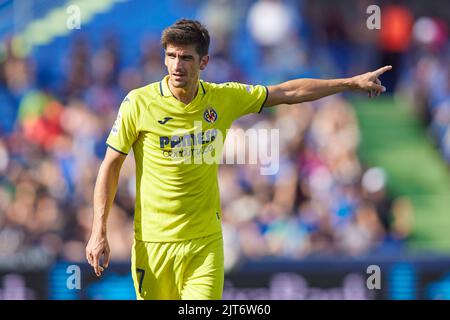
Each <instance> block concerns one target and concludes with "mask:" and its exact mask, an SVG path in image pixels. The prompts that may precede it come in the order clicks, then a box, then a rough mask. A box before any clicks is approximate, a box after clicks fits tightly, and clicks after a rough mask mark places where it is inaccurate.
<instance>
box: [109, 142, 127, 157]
mask: <svg viewBox="0 0 450 320" xmlns="http://www.w3.org/2000/svg"><path fill="white" fill-rule="evenodd" d="M106 145H107V146H108V147H110V148H111V149H113V150H114V151H117V152H119V153H121V154H124V155H126V156H127V155H128V153H125V152H122V151H120V150H117V149H116V148H114V147H112V146H111V145H109V144H106Z"/></svg>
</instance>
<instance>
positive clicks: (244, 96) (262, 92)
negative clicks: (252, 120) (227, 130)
mask: <svg viewBox="0 0 450 320" xmlns="http://www.w3.org/2000/svg"><path fill="white" fill-rule="evenodd" d="M226 86H227V87H228V88H229V89H230V90H232V91H231V95H230V96H231V97H232V100H233V102H232V103H233V106H232V108H233V110H234V111H235V118H236V119H237V118H240V117H242V116H245V115H247V114H250V113H260V112H261V111H262V108H263V106H264V103H265V102H266V100H267V95H268V91H267V87H266V86H262V85H249V84H243V83H238V82H229V83H227V84H226Z"/></svg>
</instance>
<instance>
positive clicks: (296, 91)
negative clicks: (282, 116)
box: [280, 78, 353, 104]
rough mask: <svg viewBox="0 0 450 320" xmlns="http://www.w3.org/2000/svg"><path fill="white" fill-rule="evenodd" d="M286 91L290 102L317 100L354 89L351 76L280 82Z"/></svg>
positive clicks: (287, 99)
mask: <svg viewBox="0 0 450 320" xmlns="http://www.w3.org/2000/svg"><path fill="white" fill-rule="evenodd" d="M280 87H281V89H282V90H283V91H284V92H285V93H286V101H287V103H288V104H295V103H301V102H306V101H313V100H317V99H320V98H323V97H326V96H329V95H332V94H336V93H339V92H343V91H346V90H351V89H353V83H352V79H351V78H343V79H329V80H322V79H296V80H291V81H287V82H284V83H281V84H280Z"/></svg>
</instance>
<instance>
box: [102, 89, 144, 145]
mask: <svg viewBox="0 0 450 320" xmlns="http://www.w3.org/2000/svg"><path fill="white" fill-rule="evenodd" d="M138 120H139V114H138V106H137V101H136V99H135V97H134V96H133V95H132V94H131V92H130V93H129V94H128V95H127V96H126V97H125V99H124V100H123V101H122V103H121V104H120V108H119V111H118V112H117V118H116V121H115V122H114V124H113V127H112V129H111V132H110V133H109V136H108V139H107V140H106V144H107V145H108V146H109V147H111V148H112V149H114V150H116V151H118V152H120V153H123V154H128V152H129V151H130V149H131V147H132V145H133V143H134V142H135V141H136V139H137V137H138Z"/></svg>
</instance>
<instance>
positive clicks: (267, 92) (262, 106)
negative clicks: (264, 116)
mask: <svg viewBox="0 0 450 320" xmlns="http://www.w3.org/2000/svg"><path fill="white" fill-rule="evenodd" d="M264 88H265V89H266V98H265V99H264V101H263V103H262V105H261V108H260V109H259V111H258V113H261V111H262V109H263V108H264V104H265V103H266V101H267V98H268V97H269V89H267V86H264Z"/></svg>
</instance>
